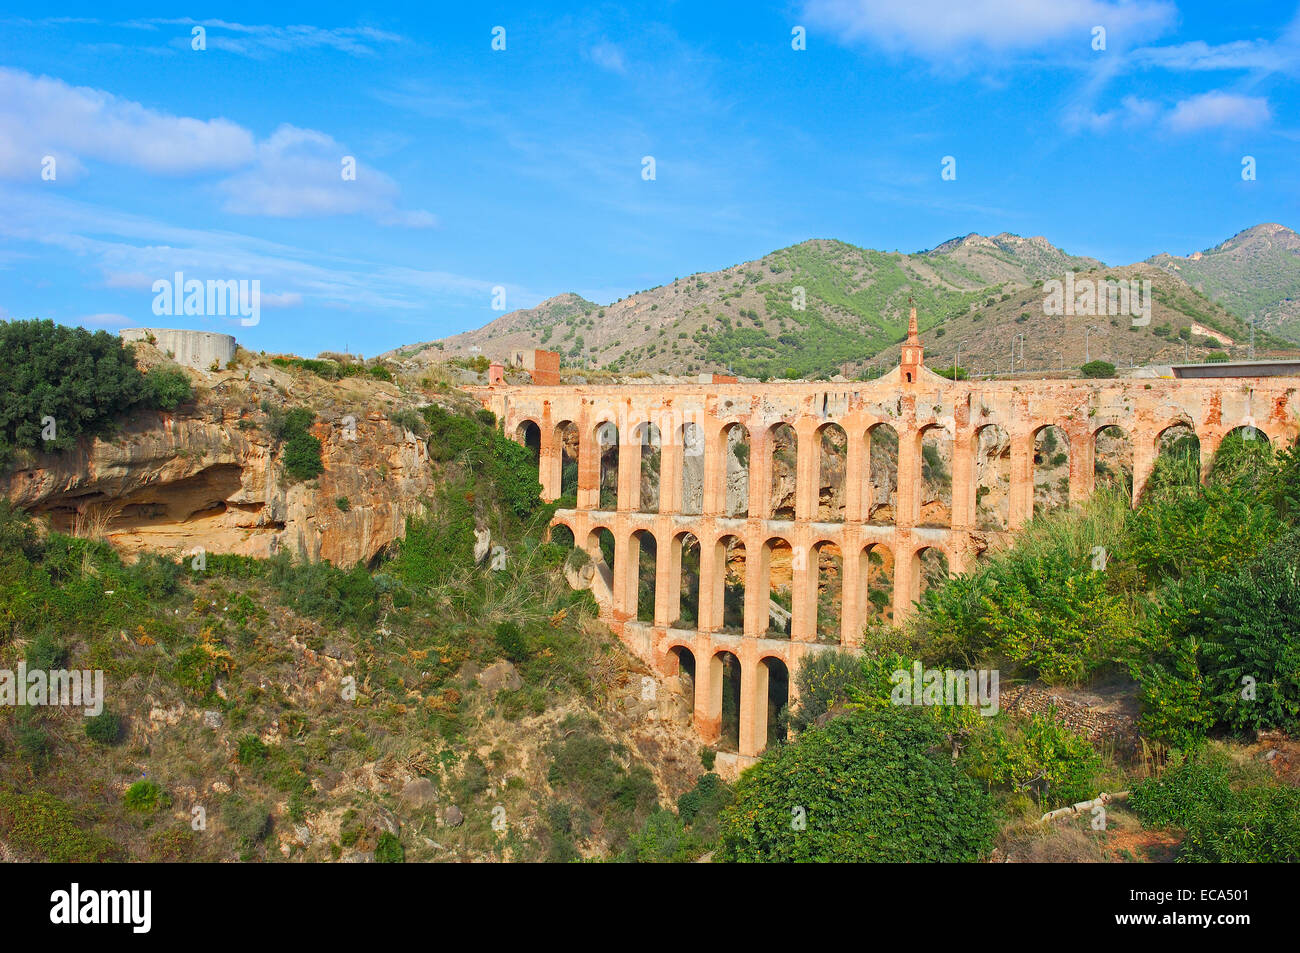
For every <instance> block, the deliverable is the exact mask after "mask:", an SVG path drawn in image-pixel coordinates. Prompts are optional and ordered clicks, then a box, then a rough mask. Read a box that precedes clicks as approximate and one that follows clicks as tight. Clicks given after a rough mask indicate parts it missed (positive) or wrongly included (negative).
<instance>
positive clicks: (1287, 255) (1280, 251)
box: [1147, 224, 1300, 341]
mask: <svg viewBox="0 0 1300 953" xmlns="http://www.w3.org/2000/svg"><path fill="white" fill-rule="evenodd" d="M1147 261H1148V262H1150V263H1151V264H1153V265H1155V266H1156V267H1158V268H1162V269H1164V270H1165V271H1167V272H1169V273H1170V274H1173V275H1177V276H1178V277H1179V278H1181V279H1182V280H1183V281H1186V282H1187V283H1188V284H1190V285H1191V286H1192V287H1193V288H1196V289H1197V290H1198V291H1201V292H1203V293H1204V294H1206V295H1207V296H1209V297H1210V298H1211V299H1213V300H1214V301H1216V302H1218V303H1219V304H1222V305H1223V306H1224V307H1226V308H1227V309H1228V310H1230V311H1232V313H1233V314H1235V315H1237V316H1238V317H1240V318H1242V319H1244V320H1246V321H1249V320H1251V319H1252V318H1253V319H1254V320H1255V321H1256V322H1257V327H1258V328H1263V329H1265V330H1269V331H1273V332H1275V333H1276V334H1278V335H1280V336H1282V337H1284V338H1288V339H1290V340H1291V341H1300V235H1297V234H1296V233H1295V232H1294V231H1292V230H1291V229H1289V228H1287V227H1286V226H1285V225H1278V224H1266V225H1256V226H1254V227H1253V228H1248V229H1246V230H1245V231H1243V232H1238V233H1237V234H1236V235H1234V236H1232V238H1230V239H1228V240H1227V241H1226V242H1224V243H1223V244H1221V245H1216V246H1215V247H1214V248H1210V249H1206V250H1205V251H1199V252H1195V253H1193V254H1191V255H1188V256H1186V257H1182V256H1179V255H1155V256H1154V257H1152V258H1148V259H1147Z"/></svg>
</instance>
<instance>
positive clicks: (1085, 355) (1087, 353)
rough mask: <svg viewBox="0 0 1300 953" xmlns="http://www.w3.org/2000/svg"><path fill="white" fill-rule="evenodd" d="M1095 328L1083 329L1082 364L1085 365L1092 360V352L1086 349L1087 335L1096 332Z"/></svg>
mask: <svg viewBox="0 0 1300 953" xmlns="http://www.w3.org/2000/svg"><path fill="white" fill-rule="evenodd" d="M1096 330H1097V328H1094V327H1087V328H1084V329H1083V363H1085V364H1087V363H1089V362H1090V361H1091V360H1092V351H1090V350H1089V349H1088V335H1089V334H1090V333H1091V332H1093V331H1096Z"/></svg>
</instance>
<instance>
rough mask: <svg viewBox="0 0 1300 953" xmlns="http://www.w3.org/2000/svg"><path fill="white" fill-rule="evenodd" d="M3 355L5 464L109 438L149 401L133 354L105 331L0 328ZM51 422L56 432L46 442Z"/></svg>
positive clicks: (1, 451) (32, 324)
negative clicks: (87, 438)
mask: <svg viewBox="0 0 1300 953" xmlns="http://www.w3.org/2000/svg"><path fill="white" fill-rule="evenodd" d="M0 354H3V355H4V366H5V373H4V374H3V375H0V465H5V464H7V463H8V462H9V460H10V457H11V455H12V453H13V451H14V450H67V449H69V448H71V447H72V446H73V445H74V444H75V443H76V442H77V438H79V437H81V436H82V435H92V436H102V435H106V434H107V433H108V432H109V431H110V430H111V429H112V426H113V423H114V421H115V420H116V419H118V418H120V417H122V416H124V415H125V414H127V413H129V412H130V411H132V410H134V409H136V408H137V407H139V406H141V405H142V404H147V403H148V402H149V401H150V398H151V390H150V388H149V387H148V386H147V385H146V382H145V377H144V375H143V374H141V373H140V371H139V370H138V369H137V368H136V366H135V352H134V350H133V349H132V348H130V347H129V346H123V343H122V340H121V338H119V337H117V336H116V335H112V334H109V333H108V332H106V331H96V332H94V333H93V334H92V333H91V332H89V331H87V330H85V329H84V328H70V327H65V326H64V325H61V324H55V323H54V322H53V321H48V320H45V321H41V320H35V321H0ZM46 417H52V418H53V419H54V423H55V428H56V434H55V437H54V439H52V440H48V441H47V440H46V439H44V436H43V432H44V431H45V423H43V419H44V418H46Z"/></svg>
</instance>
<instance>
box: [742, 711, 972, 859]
mask: <svg viewBox="0 0 1300 953" xmlns="http://www.w3.org/2000/svg"><path fill="white" fill-rule="evenodd" d="M735 793H736V796H735V801H734V802H733V803H732V805H731V806H730V807H728V808H726V809H725V810H724V811H723V813H722V831H721V839H720V848H719V853H720V856H721V857H722V858H723V859H726V860H732V861H757V862H780V861H811V862H819V863H834V862H841V861H846V862H857V861H863V862H870V861H889V862H894V863H897V862H924V861H941V862H945V861H946V862H952V861H974V860H978V859H980V858H981V857H983V856H985V855H986V854H987V853H988V852H989V851H990V850H991V849H992V846H993V837H994V834H995V832H996V825H995V824H994V820H993V810H992V801H991V799H990V798H989V796H988V795H987V794H985V793H984V792H983V791H982V790H980V788H979V786H978V785H977V784H976V783H975V782H974V781H973V780H972V779H971V778H969V777H967V776H966V775H965V774H964V773H962V771H961V770H960V769H959V768H958V767H957V765H955V764H954V763H953V761H952V758H951V756H950V755H949V753H948V750H947V747H946V745H945V744H944V737H943V735H942V733H941V732H940V731H939V730H938V728H937V727H935V724H934V722H933V721H932V720H931V719H929V718H927V717H925V716H924V715H923V713H922V712H921V711H920V710H918V709H914V708H907V707H902V706H892V705H884V706H881V707H876V708H868V709H865V710H863V711H860V712H855V713H853V714H850V715H846V716H844V717H842V718H836V719H834V720H832V721H830V722H829V723H828V724H827V725H826V726H825V727H824V728H821V729H818V730H816V731H809V732H806V733H805V734H804V735H802V736H800V737H799V739H798V740H796V741H794V742H792V743H791V744H789V745H785V746H783V747H781V748H780V749H778V750H777V751H776V753H775V754H774V755H772V756H771V757H770V758H766V759H764V760H762V761H760V762H759V763H758V764H756V765H755V766H754V767H752V768H750V769H749V770H748V771H746V772H745V773H744V774H743V775H741V777H740V780H739V781H737V782H736V787H735Z"/></svg>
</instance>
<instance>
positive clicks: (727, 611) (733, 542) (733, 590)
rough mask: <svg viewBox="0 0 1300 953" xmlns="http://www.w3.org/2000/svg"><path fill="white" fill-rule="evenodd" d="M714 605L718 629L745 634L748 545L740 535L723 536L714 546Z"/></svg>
mask: <svg viewBox="0 0 1300 953" xmlns="http://www.w3.org/2000/svg"><path fill="white" fill-rule="evenodd" d="M714 546H715V549H714V559H713V565H714V566H715V567H716V568H715V569H714V579H713V585H714V587H715V588H714V590H713V606H714V610H713V611H714V612H715V613H717V621H716V627H717V628H718V629H719V630H721V631H723V632H736V633H743V632H744V631H745V544H744V543H743V542H741V541H740V537H738V536H722V537H719V539H718V541H717V542H716V543H715V544H714Z"/></svg>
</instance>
